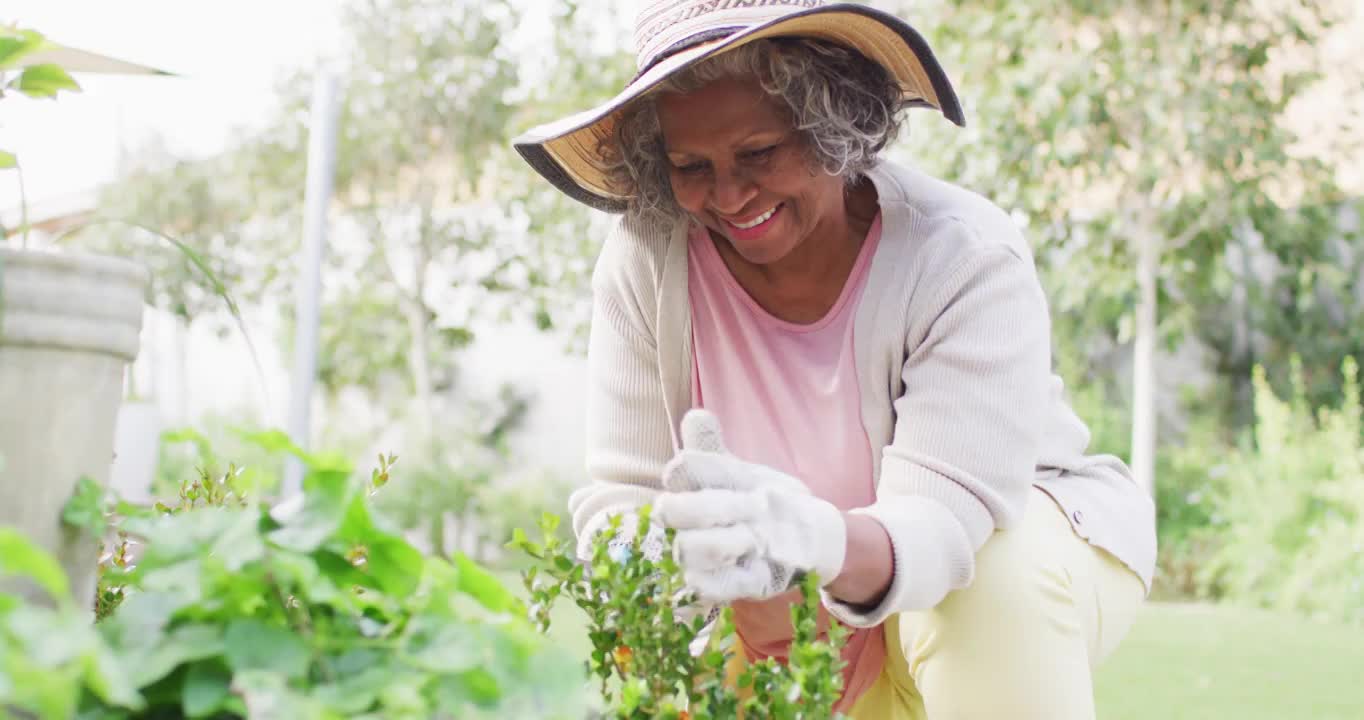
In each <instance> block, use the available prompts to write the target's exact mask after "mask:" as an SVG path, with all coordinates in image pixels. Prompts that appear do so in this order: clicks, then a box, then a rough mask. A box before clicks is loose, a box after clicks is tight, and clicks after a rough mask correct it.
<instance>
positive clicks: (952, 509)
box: [824, 228, 1051, 627]
mask: <svg viewBox="0 0 1364 720" xmlns="http://www.w3.org/2000/svg"><path fill="white" fill-rule="evenodd" d="M958 229H959V230H960V229H962V228H958ZM938 278H939V282H938V283H937V285H936V286H935V289H934V290H933V291H931V292H927V293H915V296H916V297H918V298H920V299H916V300H911V301H910V303H909V313H908V317H909V321H908V322H909V333H908V335H907V347H906V355H905V357H906V360H905V362H904V365H903V368H902V370H901V376H902V380H903V388H904V390H903V393H902V394H901V395H900V397H899V398H898V399H897V400H896V401H895V403H894V409H895V428H894V434H893V437H892V441H891V444H890V445H889V446H887V447H886V448H885V449H884V451H883V452H882V457H881V475H880V482H879V484H878V487H877V499H876V501H875V502H874V503H873V504H872V505H871V506H869V507H866V508H861V509H858V510H854V511H853V512H855V513H860V514H865V515H868V516H871V517H872V518H874V519H876V520H877V521H878V522H880V523H881V525H882V526H883V527H884V528H885V529H886V532H887V535H888V536H889V537H890V540H891V546H892V549H893V552H894V563H895V565H894V575H893V577H892V580H891V586H890V589H889V591H888V592H887V593H886V596H885V597H884V598H883V599H882V600H881V601H880V602H879V603H878V604H877V605H876V606H874V607H860V606H852V605H849V604H847V603H843V602H840V601H838V600H836V599H834V598H832V597H830V596H828V595H827V594H826V596H825V598H824V599H825V604H826V605H827V606H828V607H829V609H830V611H831V613H833V614H834V615H835V616H836V617H838V618H839V619H841V620H843V621H844V622H845V623H847V624H849V625H853V626H855V627H870V626H874V625H878V624H880V623H881V622H884V621H885V619H886V618H887V617H889V616H890V615H892V614H894V613H897V612H903V611H908V610H924V609H928V608H931V607H933V606H935V605H937V604H938V603H939V602H940V601H941V600H942V599H943V598H944V597H945V596H946V595H947V594H948V593H949V592H951V591H952V590H956V589H960V588H964V587H966V586H967V585H969V584H970V582H971V579H972V576H973V573H974V567H975V553H976V552H977V551H978V550H979V549H980V548H981V546H982V545H984V544H985V541H986V540H987V539H988V538H989V537H990V535H991V533H992V532H993V531H994V530H995V529H1003V528H1008V527H1010V526H1011V525H1012V524H1013V522H1014V521H1015V519H1016V518H1018V517H1020V516H1021V514H1022V511H1023V507H1024V504H1025V502H1026V501H1027V498H1028V488H1029V487H1030V486H1031V484H1032V481H1033V477H1034V475H1035V472H1036V464H1037V455H1038V447H1039V433H1038V427H1039V423H1038V422H1037V417H1036V416H1037V413H1038V412H1039V411H1040V409H1041V408H1043V407H1045V402H1044V401H1045V399H1046V393H1047V383H1048V381H1049V378H1050V364H1051V350H1050V343H1051V339H1050V334H1051V326H1050V320H1049V316H1048V310H1047V304H1046V300H1045V297H1044V295H1043V293H1042V289H1041V286H1040V284H1039V282H1038V280H1037V277H1036V273H1035V270H1034V269H1033V265H1032V263H1031V261H1030V260H1028V259H1026V258H1025V257H1022V256H1020V255H1019V254H1017V253H1016V252H1015V251H1014V250H1012V249H1010V248H1009V247H1007V246H1005V245H997V246H988V247H985V248H983V249H982V248H978V249H976V250H973V251H971V252H970V254H969V255H968V256H967V257H966V258H965V259H964V260H960V261H958V262H956V263H955V265H953V266H951V267H949V268H946V269H945V272H942V273H940V274H938Z"/></svg>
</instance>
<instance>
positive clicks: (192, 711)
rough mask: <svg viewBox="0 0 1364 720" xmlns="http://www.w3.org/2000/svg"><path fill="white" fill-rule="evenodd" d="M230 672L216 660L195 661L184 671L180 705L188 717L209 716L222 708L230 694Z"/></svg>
mask: <svg viewBox="0 0 1364 720" xmlns="http://www.w3.org/2000/svg"><path fill="white" fill-rule="evenodd" d="M231 683H232V673H230V672H228V670H227V668H226V667H224V666H223V664H222V663H220V662H218V661H216V660H205V661H201V662H196V663H194V664H193V665H191V666H189V671H188V672H186V673H185V684H184V687H183V688H182V689H181V697H180V707H181V708H182V709H183V710H184V712H185V716H186V717H190V718H200V717H209V716H211V715H213V714H215V713H217V712H218V711H219V710H221V709H222V708H223V704H224V702H225V701H226V700H227V699H228V697H230V696H231V694H232V688H231Z"/></svg>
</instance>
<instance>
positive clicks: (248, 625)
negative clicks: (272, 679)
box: [223, 619, 312, 678]
mask: <svg viewBox="0 0 1364 720" xmlns="http://www.w3.org/2000/svg"><path fill="white" fill-rule="evenodd" d="M223 646H224V647H223V654H224V657H225V659H226V660H227V665H228V667H230V668H231V669H232V671H233V672H234V673H240V672H244V671H250V670H261V671H266V672H271V673H278V674H280V675H283V676H284V677H286V678H301V677H303V676H304V675H305V674H307V672H308V665H309V664H310V663H311V662H312V653H311V652H310V651H309V650H308V646H307V645H305V644H304V643H303V640H302V639H300V638H299V637H298V636H297V635H295V634H294V633H293V631H291V630H290V629H289V628H286V627H280V626H276V625H267V624H265V623H263V622H261V621H259V620H253V619H242V620H233V621H232V622H231V623H230V624H229V625H228V626H227V632H226V633H225V635H224V637H223Z"/></svg>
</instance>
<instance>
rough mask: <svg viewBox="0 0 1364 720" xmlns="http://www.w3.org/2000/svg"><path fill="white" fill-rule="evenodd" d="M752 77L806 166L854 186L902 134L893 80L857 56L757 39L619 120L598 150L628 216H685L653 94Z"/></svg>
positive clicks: (828, 46)
mask: <svg viewBox="0 0 1364 720" xmlns="http://www.w3.org/2000/svg"><path fill="white" fill-rule="evenodd" d="M745 76H748V77H756V78H758V80H759V82H760V83H761V84H762V87H763V89H764V90H765V91H766V92H767V93H768V94H769V95H771V96H773V97H776V98H779V99H781V101H782V102H783V104H784V105H785V107H786V108H787V109H788V110H789V112H790V117H791V121H792V125H793V126H794V127H795V129H796V130H797V131H799V132H800V133H801V135H802V137H803V139H804V140H805V145H806V147H807V148H808V149H809V152H810V155H811V158H810V159H811V165H812V166H813V167H818V168H821V169H823V170H824V172H827V173H829V174H830V175H835V176H838V177H842V178H843V179H844V181H845V183H847V184H848V185H852V184H853V183H856V182H857V181H858V180H860V179H861V178H862V176H863V175H864V174H865V173H866V171H867V170H868V169H870V168H871V167H872V165H874V164H875V163H876V157H877V155H878V154H879V153H880V152H881V150H882V149H884V148H885V147H886V146H887V145H888V144H890V143H891V142H892V141H893V140H894V139H895V137H896V136H897V135H898V134H899V132H900V127H901V124H902V119H903V112H902V111H903V110H904V108H905V107H906V105H905V102H904V99H903V94H902V92H901V90H900V86H899V85H898V84H897V83H896V81H895V78H894V77H893V76H892V75H891V74H890V73H889V72H887V71H886V70H885V68H883V67H881V66H880V65H878V64H877V63H875V62H873V61H871V60H868V59H867V58H866V57H864V56H863V55H862V54H861V53H858V52H856V51H854V50H850V49H848V48H846V47H843V46H841V45H837V44H834V43H830V42H826V41H823V40H814V39H809V38H770V39H764V40H757V41H755V42H752V43H749V44H747V45H744V46H743V47H740V48H738V49H736V50H733V51H730V52H728V53H724V54H722V55H718V56H716V57H714V58H711V59H709V60H706V61H704V62H701V63H698V64H697V65H695V66H693V67H691V68H689V69H687V70H685V71H683V72H681V73H678V74H677V75H674V76H673V77H671V78H669V79H668V80H667V81H666V82H664V83H663V84H662V85H660V86H659V87H658V88H656V89H654V90H653V91H652V92H650V93H649V94H648V95H645V96H644V97H642V98H640V99H638V100H636V101H635V102H634V103H632V104H631V105H629V106H628V107H627V108H626V109H625V110H624V111H623V112H622V114H621V116H620V118H619V119H618V120H617V122H616V124H615V131H614V132H613V133H612V134H610V135H608V136H607V137H605V138H603V140H602V143H601V145H600V146H599V147H598V149H597V151H598V153H600V154H601V156H602V157H603V159H604V160H606V163H607V165H608V168H609V171H608V172H609V174H608V180H609V182H610V183H611V186H612V187H613V188H615V189H616V190H617V191H618V192H620V194H622V195H627V196H629V197H630V207H629V210H630V211H631V212H636V213H645V214H654V215H657V216H660V217H663V218H667V219H676V218H678V217H681V216H682V209H681V208H680V207H679V206H678V205H677V201H676V200H675V199H674V198H673V193H672V181H671V177H670V174H669V163H668V159H667V157H666V155H665V153H664V147H663V137H662V131H661V130H660V127H659V122H658V105H657V102H658V95H659V94H661V93H687V92H692V91H695V90H698V89H700V88H702V87H704V86H705V85H707V84H708V83H711V82H713V81H715V80H718V79H720V78H727V77H745Z"/></svg>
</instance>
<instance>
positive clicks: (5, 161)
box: [0, 150, 19, 170]
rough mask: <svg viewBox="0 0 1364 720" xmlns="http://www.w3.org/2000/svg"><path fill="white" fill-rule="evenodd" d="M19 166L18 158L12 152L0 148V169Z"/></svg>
mask: <svg viewBox="0 0 1364 720" xmlns="http://www.w3.org/2000/svg"><path fill="white" fill-rule="evenodd" d="M16 167H19V158H17V157H15V155H14V153H12V152H6V151H4V150H0V170H8V169H10V168H16Z"/></svg>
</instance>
